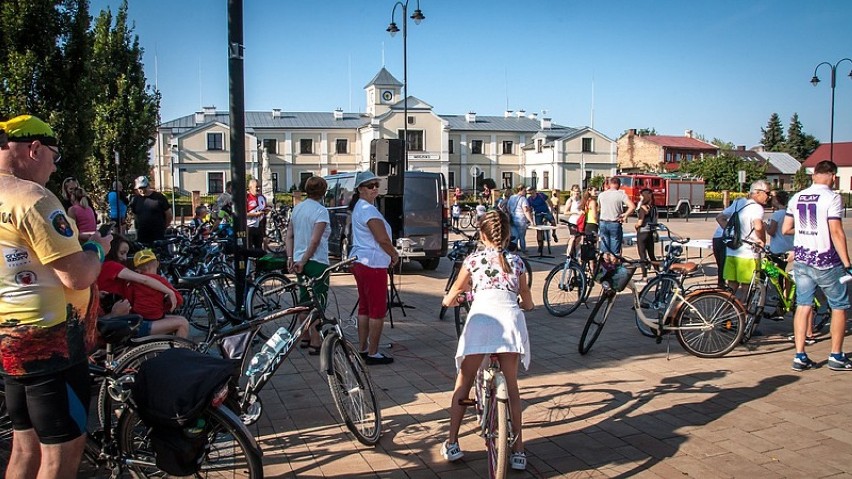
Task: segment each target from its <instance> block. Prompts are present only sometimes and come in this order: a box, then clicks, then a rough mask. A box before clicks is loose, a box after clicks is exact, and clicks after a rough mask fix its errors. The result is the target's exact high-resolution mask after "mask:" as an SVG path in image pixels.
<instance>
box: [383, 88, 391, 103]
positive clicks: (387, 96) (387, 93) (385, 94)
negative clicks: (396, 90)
mask: <svg viewBox="0 0 852 479" xmlns="http://www.w3.org/2000/svg"><path fill="white" fill-rule="evenodd" d="M391 100H393V92H392V91H390V90H383V91H382V101H383V102H385V103H387V102H389V101H391Z"/></svg>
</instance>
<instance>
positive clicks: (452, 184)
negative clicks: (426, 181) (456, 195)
mask: <svg viewBox="0 0 852 479" xmlns="http://www.w3.org/2000/svg"><path fill="white" fill-rule="evenodd" d="M450 141H452V140H450ZM447 181H448V182H449V183H450V184H449V188H455V187H456V172H455V171H451V172H450V173H449V179H448V180H447Z"/></svg>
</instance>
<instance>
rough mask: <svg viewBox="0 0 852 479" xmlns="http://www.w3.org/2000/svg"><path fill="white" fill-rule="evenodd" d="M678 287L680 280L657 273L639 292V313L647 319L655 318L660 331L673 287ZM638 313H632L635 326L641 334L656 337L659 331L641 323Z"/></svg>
mask: <svg viewBox="0 0 852 479" xmlns="http://www.w3.org/2000/svg"><path fill="white" fill-rule="evenodd" d="M679 287H681V284H680V282H678V281H677V280H676V279H674V278H673V277H671V276H665V275H659V276H655V277H654V278H652V279H651V281H648V284H646V285H645V287H644V288H642V291H641V292H640V293H639V309H640V310H641V313H642V314H643V315H644V316H645V317H646V318H648V319H653V320H656V321H657V324H658V325H659V326H660V331H662V326H663V321H664V320H665V318H663V315H664V314H665V313H666V309H668V307H669V303H671V300H672V295H673V292H674V289H675V288H679ZM639 313H640V311H636V314H634V319H635V321H636V328H637V329H638V330H639V332H640V333H642V335H643V336H647V337H649V338H656V337H657V336H658V335H659V333H657V332H655V331H654V330H653V329H652V328H650V327H649V326H648V325H647V324H645V323H643V322H642V320H641V319H639Z"/></svg>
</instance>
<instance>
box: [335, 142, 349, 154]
mask: <svg viewBox="0 0 852 479" xmlns="http://www.w3.org/2000/svg"><path fill="white" fill-rule="evenodd" d="M334 152H335V153H337V154H338V155H345V154H346V153H349V140H347V139H346V138H338V139H337V140H335V142H334Z"/></svg>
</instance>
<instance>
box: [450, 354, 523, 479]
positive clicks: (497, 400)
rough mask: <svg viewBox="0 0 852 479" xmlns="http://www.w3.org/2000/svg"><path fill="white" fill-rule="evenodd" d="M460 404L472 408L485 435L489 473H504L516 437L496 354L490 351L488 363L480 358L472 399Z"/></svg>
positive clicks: (496, 475)
mask: <svg viewBox="0 0 852 479" xmlns="http://www.w3.org/2000/svg"><path fill="white" fill-rule="evenodd" d="M459 405H461V406H467V407H470V406H473V407H474V408H475V411H476V418H477V422H478V423H479V435H480V436H482V437H483V438H484V439H485V449H486V451H487V453H488V475H489V477H492V478H504V477H506V472H507V471H508V469H509V454H510V452H509V451H511V448H512V444H514V443H515V439H516V438H515V434H514V431H513V429H512V415H511V412H510V410H509V389H508V387H507V386H506V377H505V376H503V372H502V371H501V370H500V362H499V361H498V359H497V355H496V354H491V355H490V359H489V363H488V366H485V362H484V361H483V365H482V367H480V368H479V371H478V372H477V374H476V383H475V385H474V399H461V400H459Z"/></svg>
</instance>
